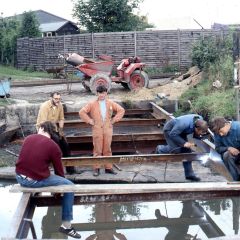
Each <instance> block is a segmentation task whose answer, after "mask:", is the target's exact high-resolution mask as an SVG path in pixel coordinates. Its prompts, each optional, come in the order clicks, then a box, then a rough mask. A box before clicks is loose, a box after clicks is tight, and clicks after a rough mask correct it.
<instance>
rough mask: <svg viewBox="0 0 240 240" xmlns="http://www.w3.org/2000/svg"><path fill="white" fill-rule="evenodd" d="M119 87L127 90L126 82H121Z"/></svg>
mask: <svg viewBox="0 0 240 240" xmlns="http://www.w3.org/2000/svg"><path fill="white" fill-rule="evenodd" d="M121 85H122V86H123V87H124V88H125V89H127V90H129V87H128V83H126V82H121Z"/></svg>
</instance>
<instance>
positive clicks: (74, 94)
mask: <svg viewBox="0 0 240 240" xmlns="http://www.w3.org/2000/svg"><path fill="white" fill-rule="evenodd" d="M168 81H169V79H166V78H165V79H154V80H150V83H149V89H142V90H140V91H137V92H130V91H129V90H126V89H124V88H123V87H122V86H121V85H120V84H116V83H113V84H112V89H111V92H110V94H109V97H110V98H111V99H113V100H116V101H128V100H130V101H140V100H154V99H155V98H156V96H157V94H158V93H164V94H166V95H168V94H169V96H168V98H169V99H176V98H178V97H179V96H180V95H181V94H182V92H184V91H185V90H186V88H188V86H187V84H186V82H185V81H182V82H176V81H170V83H169V84H166V85H163V86H159V85H161V84H164V83H165V82H168ZM53 91H59V92H60V93H61V94H62V98H63V102H65V103H67V104H69V105H71V104H75V103H78V102H83V101H84V102H86V101H89V100H91V99H93V98H94V97H95V96H94V95H93V94H92V93H90V92H87V91H86V90H85V89H84V88H83V87H82V85H81V83H72V84H69V85H67V84H59V85H44V86H34V87H12V88H11V90H10V94H11V98H13V99H15V100H17V102H18V101H19V102H22V103H24V102H26V103H27V102H29V103H41V102H43V101H45V100H46V99H48V98H49V96H50V93H51V92H53Z"/></svg>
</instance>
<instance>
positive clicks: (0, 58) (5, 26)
mask: <svg viewBox="0 0 240 240" xmlns="http://www.w3.org/2000/svg"><path fill="white" fill-rule="evenodd" d="M18 30H19V22H18V21H17V20H16V19H15V18H11V19H8V18H3V17H2V18H0V63H2V64H7V65H9V64H12V65H14V62H15V53H16V43H17V36H18Z"/></svg>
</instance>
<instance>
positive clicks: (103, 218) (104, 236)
mask: <svg viewBox="0 0 240 240" xmlns="http://www.w3.org/2000/svg"><path fill="white" fill-rule="evenodd" d="M9 184H11V183H6V182H0V198H1V205H0V219H1V221H0V237H4V236H6V235H7V233H8V229H9V227H10V222H11V219H12V217H13V214H14V213H15V210H16V207H17V205H18V202H19V200H20V197H21V194H17V193H9V189H10V187H11V185H9ZM239 214H240V198H228V199H214V200H204V201H203V200H191V201H158V202H156V201H155V202H131V203H99V204H90V205H77V206H74V220H73V225H74V227H75V228H76V229H77V230H78V232H79V233H80V234H81V235H82V239H86V240H113V239H119V240H126V239H127V240H136V239H137V240H159V239H164V240H182V239H183V240H184V239H198V240H199V239H211V238H214V237H219V236H233V235H238V233H239ZM33 224H34V227H35V230H36V234H37V238H38V239H41V238H45V239H46V238H47V239H50V238H54V239H60V238H61V239H63V238H67V237H66V236H64V235H62V234H61V233H59V232H58V227H59V225H60V224H61V208H60V207H38V208H36V210H35V213H34V217H33ZM28 237H29V238H32V235H31V233H29V236H28ZM69 239H70V237H69ZM239 239H240V235H239Z"/></svg>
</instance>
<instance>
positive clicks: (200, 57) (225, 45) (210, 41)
mask: <svg viewBox="0 0 240 240" xmlns="http://www.w3.org/2000/svg"><path fill="white" fill-rule="evenodd" d="M232 42H233V41H232V34H229V35H228V36H225V37H224V38H222V37H216V38H214V37H206V38H204V39H201V40H200V41H198V42H196V43H195V44H194V45H193V48H192V53H191V57H192V64H193V65H197V66H198V67H199V68H200V69H207V68H208V67H209V66H210V64H214V63H216V62H219V61H220V60H221V58H223V57H224V56H227V55H232V48H233V43H232Z"/></svg>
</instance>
